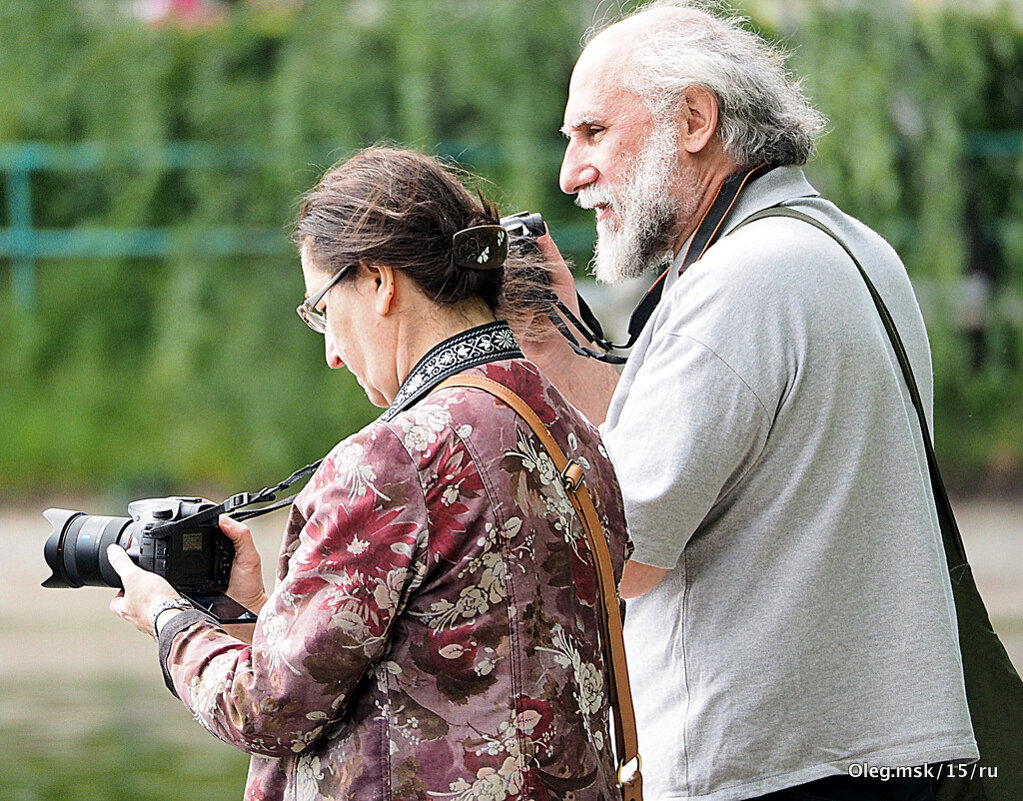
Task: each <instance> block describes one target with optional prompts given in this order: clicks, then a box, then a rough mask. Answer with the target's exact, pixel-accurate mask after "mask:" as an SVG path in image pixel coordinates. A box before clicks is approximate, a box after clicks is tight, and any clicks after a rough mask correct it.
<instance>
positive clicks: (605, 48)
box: [565, 23, 636, 128]
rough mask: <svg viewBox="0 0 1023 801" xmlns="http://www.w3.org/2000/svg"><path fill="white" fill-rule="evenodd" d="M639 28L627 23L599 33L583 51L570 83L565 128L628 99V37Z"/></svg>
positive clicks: (603, 112)
mask: <svg viewBox="0 0 1023 801" xmlns="http://www.w3.org/2000/svg"><path fill="white" fill-rule="evenodd" d="M635 33H636V32H635V31H634V30H632V29H631V27H629V26H625V25H624V23H618V24H616V25H612V26H611V27H610V28H608V29H607V30H606V31H603V32H602V33H600V34H599V35H597V36H596V37H595V38H594V39H593V40H592V41H591V42H590V43H589V44H588V45H587V46H586V47H585V49H584V50H583V52H582V53H581V54H580V56H579V59H578V61H576V64H575V68H574V69H573V70H572V78H571V80H570V81H569V84H568V103H567V105H566V106H565V128H570V127H574V126H576V125H578V124H580V123H585V122H588V121H591V120H589V119H588V118H590V117H594V116H599V115H601V114H607V113H613V111H614V110H615V109H616V108H617V107H618V106H619V105H620V104H621V103H622V102H623V101H626V100H627V98H626V97H625V95H626V94H630V93H628V92H626V91H625V88H624V85H623V81H624V76H625V71H626V69H627V68H628V66H629V48H628V47H626V46H625V45H627V43H628V41H630V40H631V39H633V38H634V36H635Z"/></svg>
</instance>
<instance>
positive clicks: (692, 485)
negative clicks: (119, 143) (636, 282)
mask: <svg viewBox="0 0 1023 801" xmlns="http://www.w3.org/2000/svg"><path fill="white" fill-rule="evenodd" d="M631 379H632V380H631V383H630V384H629V386H628V394H627V395H626V397H625V399H624V401H623V402H622V403H621V404H620V408H619V409H618V414H617V416H616V419H615V420H614V422H613V423H610V424H607V425H605V427H604V428H602V430H601V433H602V435H603V438H604V442H605V445H606V448H607V451H608V454H609V455H610V457H611V462H612V463H613V464H614V466H615V472H616V473H617V475H618V481H619V484H620V485H621V488H622V497H623V499H624V501H625V516H626V519H627V520H628V522H629V531H630V533H631V535H632V540H633V543H634V544H635V552H634V553H633V555H632V560H633V561H635V562H639V563H642V564H647V565H652V566H655V567H660V568H664V569H671V568H673V567H674V566H675V564H676V562H677V561H678V558H679V556H680V555H681V553H682V550H683V548H685V545H686V543H687V542H688V541H689V538H690V537H691V536H692V535H693V533H694V532H695V531H696V529H697V528H698V526H699V525H700V522H701V521H702V520H703V519H704V518H705V517H706V516H707V514H708V512H709V511H710V510H711V508H712V507H713V506H714V504H715V503H716V502H717V501H718V500H719V499H720V498H722V497H723V496H724V495H726V494H727V492H728V491H729V490H730V489H731V488H732V487H734V486H735V484H736V482H737V481H738V480H739V478H741V476H742V475H743V474H744V473H745V472H746V470H748V468H749V466H750V465H751V464H752V462H753V460H755V458H756V455H757V453H759V451H760V450H761V449H762V448H763V445H764V441H765V440H766V437H767V432H768V428H769V425H770V418H769V415H768V414H767V412H766V410H765V409H764V406H763V405H762V403H761V401H760V399H759V398H758V397H757V395H756V394H755V393H754V392H753V390H752V389H751V388H750V386H749V385H748V384H747V383H746V381H744V379H743V377H742V376H741V375H740V374H739V373H738V372H737V371H736V370H735V369H734V368H733V367H732V366H731V365H729V364H728V363H726V362H725V361H724V360H723V359H722V358H721V357H720V356H719V355H718V354H717V353H715V352H714V350H712V349H711V348H710V347H708V346H707V345H705V344H703V343H702V342H700V341H698V340H697V339H694V338H692V337H690V336H687V335H685V334H681V333H677V332H675V331H666V332H660V333H658V334H656V335H655V336H654V337H653V338H652V340H651V342H650V345H649V347H648V348H647V350H646V352H645V354H644V358H643V361H642V363H641V365H640V366H639V368H638V369H637V370H636V371H635V373H634V374H633V375H632V376H631Z"/></svg>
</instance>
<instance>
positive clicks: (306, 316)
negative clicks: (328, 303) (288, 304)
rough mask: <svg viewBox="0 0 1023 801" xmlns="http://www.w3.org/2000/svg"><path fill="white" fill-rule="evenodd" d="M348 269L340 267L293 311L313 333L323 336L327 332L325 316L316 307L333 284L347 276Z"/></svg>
mask: <svg viewBox="0 0 1023 801" xmlns="http://www.w3.org/2000/svg"><path fill="white" fill-rule="evenodd" d="M350 269H351V267H342V268H341V269H340V270H338V271H337V272H336V273H334V277H333V278H331V279H330V280H329V281H328V282H327V283H326V284H325V285H324V286H323V288H322V289H321V290H320V291H319V292H317V293H316V294H315V295H313V296H312V297H311V298H306V299H305V300H304V301H303V302H302V304H301V305H300V306H299V307H298V308H297V309H295V311H296V312H298V316H299V317H301V318H302V322H304V323H305V324H306V325H307V326H309V327H310V328H311V329H313V331H315V332H316V333H317V334H325V333H326V332H327V315H326V314H325V313H324V312H321V311H320V310H319V309H317V308H316V307H317V306H319V305H320V303H321V302H322V301H323V299H324V297H326V295H327V293H328V292H330V290H331V288H332V287H333V286H334V284H336V283H337V282H338V281H340V280H341V278H342V277H343V276H345V275H347V274H348V271H349V270H350Z"/></svg>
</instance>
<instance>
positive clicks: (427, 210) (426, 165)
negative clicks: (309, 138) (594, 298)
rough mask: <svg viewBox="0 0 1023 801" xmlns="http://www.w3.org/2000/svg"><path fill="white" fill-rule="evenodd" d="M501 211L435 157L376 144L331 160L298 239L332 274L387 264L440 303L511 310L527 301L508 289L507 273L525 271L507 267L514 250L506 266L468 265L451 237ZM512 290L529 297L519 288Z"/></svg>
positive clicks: (491, 220)
mask: <svg viewBox="0 0 1023 801" xmlns="http://www.w3.org/2000/svg"><path fill="white" fill-rule="evenodd" d="M498 218H499V215H498V211H497V208H496V207H495V206H494V205H493V204H492V203H490V202H489V201H487V200H486V199H484V198H483V197H482V196H481V195H480V196H476V195H473V194H472V193H471V192H470V191H469V190H468V189H466V188H465V186H463V185H462V183H461V182H460V181H459V180H458V179H457V178H456V176H455V172H454V170H453V169H451V168H448V167H446V166H445V165H443V164H441V163H440V162H439V161H437V160H436V159H433V158H430V157H429V156H425V155H423V154H421V153H416V152H413V151H409V150H397V149H393V148H387V147H371V148H367V149H365V150H362V151H359V152H358V153H356V154H355V155H354V156H352V157H351V158H349V159H348V160H346V161H343V162H341V163H339V164H337V165H335V166H334V167H332V168H331V169H330V170H328V171H327V173H326V174H325V175H324V176H323V178H321V179H320V182H319V183H318V184H317V185H316V186H315V187H314V188H313V189H312V190H310V191H309V192H308V193H307V194H306V195H305V196H304V198H303V200H302V205H301V207H300V209H299V213H298V219H297V221H296V223H295V233H294V240H295V243H296V244H297V245H298V246H299V248H301V247H303V246H308V247H309V249H310V255H312V257H313V258H314V259H315V260H316V263H317V265H319V266H320V267H322V268H323V269H324V270H326V271H328V272H330V273H337V272H338V271H339V270H342V269H344V268H346V267H350V266H354V265H360V264H378V265H387V266H389V267H391V268H393V269H396V270H401V271H402V272H404V273H405V274H407V275H408V276H409V277H411V278H412V279H413V280H414V281H415V283H416V285H417V286H418V287H419V289H421V290H422V291H423V292H424V294H426V295H427V296H428V297H430V298H432V299H433V300H434V301H436V302H438V303H459V302H461V301H464V300H469V299H473V298H479V299H482V300H483V301H485V302H486V304H487V305H488V306H489V307H490V308H491V309H492V310H495V311H497V310H498V309H499V308H501V310H502V313H503V316H507V312H508V311H509V309H507V308H506V307H507V306H508V305H509V304H511V305H520V301H517V300H516V301H512V300H511V298H510V295H508V293H505V295H502V289H503V288H505V283H506V281H505V275H506V273H510V272H516V273H522V272H523V271H521V270H514V269H511V270H509V269H508V268H509V267H512V265H511V262H514V261H516V259H517V257H516V256H515V255H514V254H509V258H508V262H506V267H505V268H500V269H495V270H472V269H467V268H465V267H459V266H458V265H456V264H455V262H454V254H453V251H452V243H451V237H452V236H453V235H454V234H455V233H456V232H457V231H460V230H462V229H464V228H469V227H472V226H476V225H493V224H497V222H498ZM354 273H355V271H354V270H353V271H352V275H354ZM341 280H342V281H346V280H350V279H348V278H343V279H341ZM515 283H517V282H515ZM513 294H515V295H517V296H522V292H521V291H520V290H516V291H515V292H514V293H513ZM526 294H528V293H526ZM512 311H514V310H512Z"/></svg>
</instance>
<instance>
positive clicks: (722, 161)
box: [674, 153, 739, 258]
mask: <svg viewBox="0 0 1023 801" xmlns="http://www.w3.org/2000/svg"><path fill="white" fill-rule="evenodd" d="M738 168H739V166H738V165H737V164H736V163H735V162H734V161H732V160H731V159H730V158H728V156H726V155H724V154H723V153H722V154H720V155H719V156H717V157H716V158H714V159H713V161H712V162H710V163H709V164H708V165H707V169H705V170H704V171H702V174H701V176H700V178H699V179H698V184H699V186H700V190H701V194H700V202H699V204H698V205H697V207H696V210H695V211H694V212H693V213H692V215H690V217H689V221H688V222H687V223H686V225H685V227H684V228H683V229H682V232H681V233H680V234H679V236H678V238H677V239H676V240H675V246H674V255H675V257H676V258H677V257H678V254H679V252H680V251H681V250H682V248H683V246H684V245H685V243H686V242H687V241H689V237H691V236H692V235H693V232H694V231H696V229H697V228H699V227H700V223H701V222H703V218H704V217H706V216H707V212H708V211H709V210H710V207H711V206H712V205H714V200H715V198H717V196H718V191H719V190H720V189H721V185H722V184H723V183H724V182H725V181H727V180H728V177H729V176H730V175H731V174H732V173H734V172H735V171H736V170H738Z"/></svg>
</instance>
